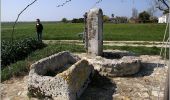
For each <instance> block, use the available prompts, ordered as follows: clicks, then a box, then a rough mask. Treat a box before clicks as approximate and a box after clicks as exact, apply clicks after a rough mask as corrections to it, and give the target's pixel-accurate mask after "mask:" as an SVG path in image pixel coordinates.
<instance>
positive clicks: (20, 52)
mask: <svg viewBox="0 0 170 100" xmlns="http://www.w3.org/2000/svg"><path fill="white" fill-rule="evenodd" d="M1 45H2V46H1V47H2V48H1V66H2V67H1V68H2V69H3V67H4V66H7V65H9V64H11V63H14V62H16V61H18V60H21V59H24V58H25V57H27V56H28V54H30V53H31V52H33V51H35V50H37V49H41V48H43V47H45V44H44V43H42V42H39V41H37V40H36V39H34V38H26V39H23V40H20V41H14V42H13V43H12V42H10V41H4V40H3V41H2V44H1Z"/></svg>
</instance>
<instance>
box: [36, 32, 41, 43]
mask: <svg viewBox="0 0 170 100" xmlns="http://www.w3.org/2000/svg"><path fill="white" fill-rule="evenodd" d="M37 39H38V41H42V32H37Z"/></svg>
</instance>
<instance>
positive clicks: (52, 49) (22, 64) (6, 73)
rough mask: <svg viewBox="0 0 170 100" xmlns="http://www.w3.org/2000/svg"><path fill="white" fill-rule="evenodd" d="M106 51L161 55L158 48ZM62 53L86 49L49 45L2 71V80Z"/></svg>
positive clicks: (24, 72)
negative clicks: (43, 59)
mask: <svg viewBox="0 0 170 100" xmlns="http://www.w3.org/2000/svg"><path fill="white" fill-rule="evenodd" d="M104 49H119V50H128V51H131V52H134V53H136V54H139V55H140V54H143V55H146V54H147V55H159V52H160V48H157V47H152V48H148V47H128V46H123V47H119V46H104ZM60 51H70V52H74V53H75V52H79V53H81V52H85V49H84V47H83V46H82V45H75V44H62V43H56V44H51V45H48V46H47V47H45V48H43V49H41V50H37V51H35V52H33V53H31V54H30V55H29V56H28V57H27V58H26V59H25V60H21V61H18V62H16V63H14V64H11V65H9V66H8V67H5V68H4V69H3V70H2V71H1V80H2V81H5V80H7V79H10V78H11V77H13V76H19V75H25V74H28V72H29V69H30V65H31V64H33V63H34V62H36V61H37V60H40V59H42V58H44V57H47V56H50V55H52V54H55V53H58V52H60Z"/></svg>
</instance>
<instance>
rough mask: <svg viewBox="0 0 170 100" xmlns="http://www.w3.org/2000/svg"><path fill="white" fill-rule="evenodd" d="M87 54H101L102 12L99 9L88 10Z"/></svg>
mask: <svg viewBox="0 0 170 100" xmlns="http://www.w3.org/2000/svg"><path fill="white" fill-rule="evenodd" d="M87 36H88V39H86V42H87V43H88V48H87V49H88V53H89V54H91V55H94V56H101V55H102V53H103V12H102V10H101V9H99V8H93V9H90V11H89V12H88V14H87Z"/></svg>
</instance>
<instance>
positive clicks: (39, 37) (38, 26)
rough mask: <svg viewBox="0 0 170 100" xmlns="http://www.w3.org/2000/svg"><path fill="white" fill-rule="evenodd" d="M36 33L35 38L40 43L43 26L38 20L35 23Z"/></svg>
mask: <svg viewBox="0 0 170 100" xmlns="http://www.w3.org/2000/svg"><path fill="white" fill-rule="evenodd" d="M36 31H37V38H38V41H41V42H42V31H43V25H42V24H41V22H40V19H37V23H36Z"/></svg>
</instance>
